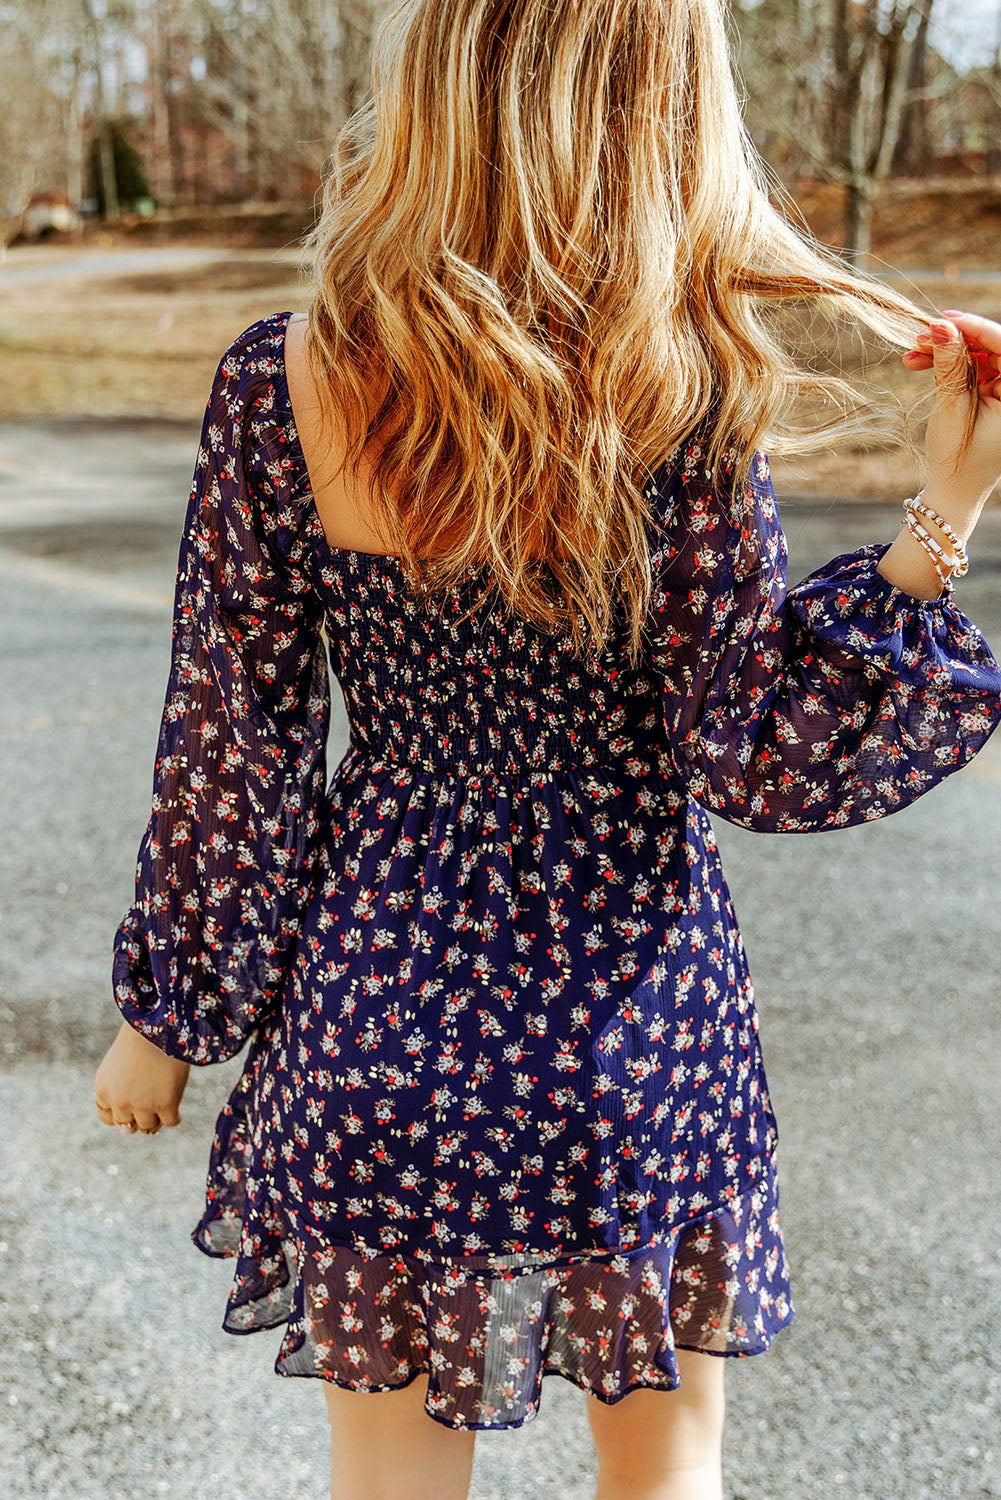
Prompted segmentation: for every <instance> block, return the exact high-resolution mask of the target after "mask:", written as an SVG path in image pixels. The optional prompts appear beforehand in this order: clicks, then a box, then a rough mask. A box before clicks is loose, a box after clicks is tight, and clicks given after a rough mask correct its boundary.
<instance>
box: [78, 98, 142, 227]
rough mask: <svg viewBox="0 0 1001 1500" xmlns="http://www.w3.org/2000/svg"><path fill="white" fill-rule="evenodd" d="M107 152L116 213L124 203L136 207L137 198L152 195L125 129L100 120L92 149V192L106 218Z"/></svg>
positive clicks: (121, 125)
mask: <svg viewBox="0 0 1001 1500" xmlns="http://www.w3.org/2000/svg"><path fill="white" fill-rule="evenodd" d="M105 153H108V154H110V158H111V170H110V181H111V182H112V184H113V191H114V200H113V201H114V204H115V214H117V213H118V211H119V206H120V205H121V204H130V205H131V204H134V203H135V202H136V200H137V199H138V198H148V197H149V196H150V190H149V181H148V179H147V177H146V173H145V171H144V170H143V165H142V162H141V160H140V158H139V153H138V151H137V150H136V148H135V147H134V146H133V145H132V142H131V141H130V140H129V138H128V135H127V133H126V128H125V126H124V125H123V123H122V122H121V121H120V120H117V119H112V118H109V119H107V120H103V121H99V122H98V128H97V132H96V134H95V136H94V139H93V141H92V143H91V148H90V159H89V167H90V185H89V190H90V192H91V193H92V195H93V196H94V197H95V198H96V199H97V207H98V212H99V213H100V214H101V215H102V216H104V215H105V211H106V204H107V199H106V197H105V194H106V192H107V188H108V181H109V176H108V170H107V168H106V166H105Z"/></svg>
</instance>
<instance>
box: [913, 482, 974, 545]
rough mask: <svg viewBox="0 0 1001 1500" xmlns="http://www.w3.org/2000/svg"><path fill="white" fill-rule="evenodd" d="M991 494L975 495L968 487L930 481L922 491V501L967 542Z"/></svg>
mask: <svg viewBox="0 0 1001 1500" xmlns="http://www.w3.org/2000/svg"><path fill="white" fill-rule="evenodd" d="M989 493H990V492H989V491H987V492H986V493H984V494H977V495H975V494H974V493H973V492H972V490H970V488H969V487H968V486H962V485H957V484H949V483H947V482H945V481H942V480H929V482H928V483H927V484H926V485H925V486H924V488H923V490H922V499H923V500H924V503H925V504H926V505H928V506H930V507H931V508H932V510H937V511H938V513H939V515H940V516H942V517H944V519H945V520H946V521H948V522H949V525H950V526H952V527H953V528H954V529H955V530H956V531H958V533H959V535H960V537H961V539H962V540H963V541H964V542H965V541H967V540H968V539H969V536H970V533H971V532H972V530H973V528H974V526H975V525H976V524H977V517H978V516H979V515H980V512H981V511H982V510H983V508H984V505H985V503H986V501H987V495H988V494H989Z"/></svg>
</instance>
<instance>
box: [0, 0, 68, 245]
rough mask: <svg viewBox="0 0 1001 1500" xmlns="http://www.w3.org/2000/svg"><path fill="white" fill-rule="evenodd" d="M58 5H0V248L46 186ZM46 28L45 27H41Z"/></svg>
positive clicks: (54, 140)
mask: <svg viewBox="0 0 1001 1500" xmlns="http://www.w3.org/2000/svg"><path fill="white" fill-rule="evenodd" d="M62 9H63V8H62V5H61V0H42V3H40V4H39V5H37V6H36V7H35V8H33V9H32V10H30V11H29V10H28V8H27V7H25V6H23V5H19V4H16V3H3V4H0V32H2V34H3V47H2V48H0V98H2V99H3V108H2V109H0V249H2V248H6V246H7V244H8V242H9V241H10V239H11V238H12V237H13V235H14V234H16V233H17V231H18V229H19V228H20V225H21V220H22V216H23V214H24V211H25V209H26V208H27V206H28V204H29V203H30V201H31V199H32V196H33V195H34V193H35V192H37V191H38V190H39V189H41V188H48V187H49V186H50V183H49V181H48V179H47V175H46V174H47V172H48V169H49V167H50V163H51V160H52V158H53V157H57V158H58V156H59V150H60V141H61V134H62V123H63V120H62V113H63V112H62V108H61V98H60V87H61V84H63V83H64V82H65V79H64V77H63V74H64V71H65V70H64V67H63V65H62V64H61V62H60V55H59V52H60V36H61V31H60V28H59V22H60V21H61V20H62ZM47 23H48V24H47Z"/></svg>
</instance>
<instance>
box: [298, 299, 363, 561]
mask: <svg viewBox="0 0 1001 1500" xmlns="http://www.w3.org/2000/svg"><path fill="white" fill-rule="evenodd" d="M306 324H307V315H306V314H305V313H293V314H292V317H291V318H290V319H289V321H288V325H287V329H286V334H285V374H286V379H287V381H288V392H289V399H290V401H291V403H292V413H293V416H294V418H295V428H296V432H297V434H298V436H299V444H300V446H301V448H302V453H303V458H304V459H305V462H306V469H307V471H308V473H309V482H310V488H311V490H312V493H313V499H314V501H315V504H316V511H317V514H318V516H319V518H320V524H321V525H322V527H323V531H324V535H325V536H326V539H327V542H328V544H329V545H330V546H331V547H335V548H340V547H346V548H347V549H348V550H349V551H352V552H378V553H380V554H381V555H383V556H385V555H386V550H385V546H384V544H383V540H382V538H381V537H380V536H379V534H378V532H377V530H376V529H375V526H374V525H373V524H372V522H371V520H370V519H369V517H370V516H371V514H372V510H371V504H370V501H369V498H368V488H367V486H368V477H369V472H370V469H371V463H370V461H369V460H368V458H367V456H366V457H365V458H363V459H362V463H361V468H360V471H359V475H358V476H357V477H355V478H352V476H351V475H349V474H348V473H346V472H345V473H341V474H338V473H337V469H338V466H339V465H340V462H341V459H342V456H343V449H342V447H341V444H340V442H339V438H340V434H339V431H338V429H337V428H336V427H334V429H333V436H332V438H329V439H327V438H325V437H324V435H323V434H322V432H321V428H320V405H319V400H318V398H317V394H316V385H315V382H314V380H313V375H312V372H311V370H310V368H309V364H308V362H307V359H306V349H305V340H304V336H305V332H306Z"/></svg>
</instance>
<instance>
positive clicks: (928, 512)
mask: <svg viewBox="0 0 1001 1500" xmlns="http://www.w3.org/2000/svg"><path fill="white" fill-rule="evenodd" d="M923 495H924V490H921V491H919V493H918V494H917V495H916V496H915V497H914V498H913V499H911V500H905V501H904V508H905V510H908V511H916V512H918V513H919V514H920V515H922V516H927V517H928V519H929V521H934V522H935V524H936V526H938V527H940V528H941V530H942V531H943V532H944V533H945V535H946V536H947V537H948V538H949V540H950V542H951V543H952V546H953V551H954V552H955V554H956V556H957V558H958V559H959V563H958V566H957V567H956V568H955V575H956V577H957V578H962V577H963V576H964V575H965V574H966V573H967V572H968V571H969V567H970V559H969V555H968V554H967V551H966V544H965V543H964V541H963V539H962V537H961V536H960V535H959V533H958V532H957V531H956V530H955V528H954V527H952V526H950V524H949V522H948V521H947V520H946V519H945V517H944V516H940V515H939V513H938V511H937V510H932V508H931V506H930V505H922V504H921V499H922V496H923Z"/></svg>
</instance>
